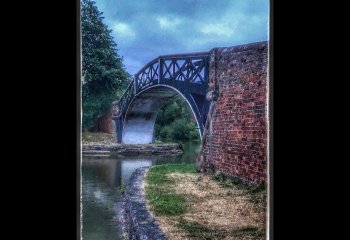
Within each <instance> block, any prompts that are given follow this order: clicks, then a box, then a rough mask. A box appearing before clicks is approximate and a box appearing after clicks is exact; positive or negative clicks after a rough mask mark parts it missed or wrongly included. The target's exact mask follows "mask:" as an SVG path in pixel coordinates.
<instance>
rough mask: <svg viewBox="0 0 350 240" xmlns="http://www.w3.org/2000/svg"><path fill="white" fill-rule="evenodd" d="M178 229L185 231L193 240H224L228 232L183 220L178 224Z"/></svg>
mask: <svg viewBox="0 0 350 240" xmlns="http://www.w3.org/2000/svg"><path fill="white" fill-rule="evenodd" d="M176 226H177V227H178V228H181V229H183V230H185V232H186V233H187V234H188V237H190V238H191V239H203V240H210V239H222V238H224V237H226V236H227V233H228V232H227V231H218V230H212V229H210V228H208V227H206V226H204V225H202V224H199V223H197V222H194V221H188V220H185V219H183V218H180V219H179V221H178V223H177V224H176Z"/></svg>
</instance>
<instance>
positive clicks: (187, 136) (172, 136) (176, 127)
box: [155, 96, 200, 142]
mask: <svg viewBox="0 0 350 240" xmlns="http://www.w3.org/2000/svg"><path fill="white" fill-rule="evenodd" d="M155 135H156V139H158V140H161V141H163V142H187V141H199V139H200V138H199V133H198V130H197V125H196V122H195V120H194V117H193V116H192V111H191V109H190V108H189V106H188V105H187V102H186V101H185V100H183V99H182V98H181V97H180V96H176V97H174V98H173V99H172V101H171V102H169V103H168V104H167V105H165V106H164V107H163V108H162V109H161V110H160V111H159V113H158V115H157V119H156V125H155Z"/></svg>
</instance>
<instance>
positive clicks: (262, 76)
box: [203, 42, 268, 183]
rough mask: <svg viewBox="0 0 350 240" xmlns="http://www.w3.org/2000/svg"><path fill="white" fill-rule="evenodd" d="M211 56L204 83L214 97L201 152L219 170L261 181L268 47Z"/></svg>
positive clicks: (259, 45)
mask: <svg viewBox="0 0 350 240" xmlns="http://www.w3.org/2000/svg"><path fill="white" fill-rule="evenodd" d="M216 53H217V56H215V51H214V50H213V51H212V52H211V58H210V59H211V61H210V64H209V69H210V70H209V82H214V81H215V78H216V81H217V84H218V86H219V98H218V99H217V101H216V103H215V107H216V110H215V113H214V115H213V116H212V134H208V135H207V139H206V141H205V142H206V144H205V146H203V154H204V156H205V159H206V161H207V164H208V163H212V164H214V165H215V166H216V170H217V171H219V172H223V173H226V174H228V175H231V176H235V177H239V178H241V179H243V180H245V181H248V182H251V183H257V182H260V181H263V182H267V172H266V171H267V161H266V159H267V152H266V151H267V124H268V121H267V112H266V111H267V108H266V106H267V97H266V96H267V85H266V84H267V63H268V61H267V58H268V55H267V53H268V43H267V42H261V43H254V44H247V45H241V46H235V47H230V48H218V49H216ZM215 59H219V60H218V63H217V69H215V64H214V60H215ZM215 73H216V75H214V74H215Z"/></svg>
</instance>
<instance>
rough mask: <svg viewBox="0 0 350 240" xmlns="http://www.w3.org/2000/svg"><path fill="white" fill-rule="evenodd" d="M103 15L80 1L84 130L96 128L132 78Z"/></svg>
mask: <svg viewBox="0 0 350 240" xmlns="http://www.w3.org/2000/svg"><path fill="white" fill-rule="evenodd" d="M102 14H103V13H102V12H100V11H99V10H98V8H97V7H96V6H95V2H94V1H92V0H82V1H81V33H82V74H83V81H82V107H83V123H82V125H83V129H87V128H90V127H92V126H93V125H94V124H96V120H97V117H98V116H100V115H101V114H102V113H104V112H106V111H107V110H108V109H109V107H110V105H111V102H112V101H113V100H116V99H117V98H118V97H120V96H121V94H122V92H123V91H124V89H125V88H126V87H127V85H128V83H129V81H130V78H131V76H130V74H129V73H127V72H126V70H125V67H124V65H123V62H122V58H121V57H120V56H119V55H118V50H117V43H116V42H115V41H114V40H113V37H112V36H111V32H112V30H110V29H109V28H108V26H107V25H106V24H104V23H103V19H104V17H103V16H102Z"/></svg>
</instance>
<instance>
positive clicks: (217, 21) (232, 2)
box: [96, 0, 269, 74]
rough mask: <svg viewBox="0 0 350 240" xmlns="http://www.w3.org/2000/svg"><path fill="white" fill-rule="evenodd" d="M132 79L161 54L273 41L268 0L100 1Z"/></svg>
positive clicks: (98, 2) (98, 1) (99, 3)
mask: <svg viewBox="0 0 350 240" xmlns="http://www.w3.org/2000/svg"><path fill="white" fill-rule="evenodd" d="M96 3H97V6H98V8H99V10H100V11H102V12H103V13H104V14H103V15H104V17H105V23H106V24H107V25H108V26H109V27H110V28H111V29H112V30H113V36H114V37H115V40H116V42H117V43H118V49H119V54H120V55H122V56H123V59H124V64H125V66H126V68H127V70H128V71H129V72H130V73H131V74H135V73H136V72H137V71H139V70H140V69H141V68H142V67H143V66H144V65H145V64H146V63H147V62H149V61H150V60H152V59H154V58H156V57H157V56H159V55H165V54H172V53H190V52H197V51H208V50H210V49H212V48H214V47H222V46H234V45H238V44H244V43H249V42H256V41H263V40H267V39H268V12H269V9H268V7H269V1H268V0H216V1H213V0H177V1H164V0H142V1H140V0H96Z"/></svg>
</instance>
